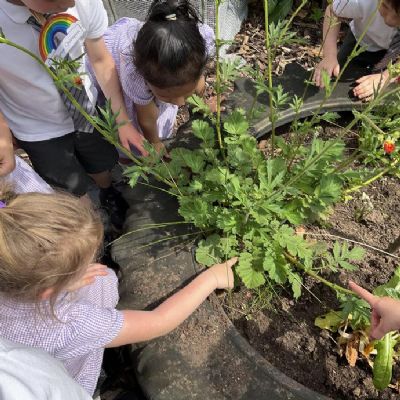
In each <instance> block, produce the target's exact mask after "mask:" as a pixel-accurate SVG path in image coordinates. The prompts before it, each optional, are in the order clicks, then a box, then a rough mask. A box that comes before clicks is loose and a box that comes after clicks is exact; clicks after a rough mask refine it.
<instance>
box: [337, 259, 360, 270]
mask: <svg viewBox="0 0 400 400" xmlns="http://www.w3.org/2000/svg"><path fill="white" fill-rule="evenodd" d="M339 265H340V266H341V267H342V268H344V269H345V270H347V271H357V269H358V267H356V266H355V265H353V264H350V263H349V262H347V261H344V260H341V261H339Z"/></svg>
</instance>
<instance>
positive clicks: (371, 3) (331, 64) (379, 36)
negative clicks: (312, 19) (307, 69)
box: [314, 0, 400, 100]
mask: <svg viewBox="0 0 400 400" xmlns="http://www.w3.org/2000/svg"><path fill="white" fill-rule="evenodd" d="M378 6H379V9H378V10H377V8H378ZM371 16H373V18H372V20H371V23H370V25H369V26H368V23H369V21H370V18H371ZM341 20H351V22H350V30H349V33H348V34H347V36H346V37H345V39H344V42H343V45H342V46H341V48H340V50H339V53H338V51H337V45H336V43H337V39H338V36H339V31H340V21H341ZM399 26H400V0H379V1H378V0H362V1H361V0H333V2H332V5H329V6H328V7H327V9H326V12H325V18H324V26H323V37H324V43H323V59H322V61H321V62H320V63H319V64H318V65H317V67H316V69H315V73H314V82H315V84H316V85H317V86H320V87H323V81H322V76H321V72H322V71H325V72H326V73H327V74H328V76H338V75H339V72H340V69H341V68H342V67H343V66H344V64H345V62H346V61H347V58H348V56H349V55H350V54H351V52H352V50H353V49H354V47H355V44H356V42H357V40H358V39H359V38H360V37H361V36H362V35H363V33H364V31H365V29H366V28H367V27H368V28H367V30H366V33H365V35H364V36H363V37H362V39H361V42H360V45H361V46H366V48H367V49H366V51H365V52H363V53H361V54H360V55H359V56H357V57H356V58H355V59H353V61H354V62H355V63H357V64H358V65H359V66H361V67H364V68H367V69H370V70H371V72H372V71H373V67H374V66H375V65H376V64H377V63H379V62H380V61H381V60H382V58H383V57H384V56H385V54H386V52H387V50H388V49H389V45H390V44H391V42H392V40H393V38H394V36H395V34H396V32H397V28H398V27H399ZM388 61H389V60H388ZM384 68H386V65H385V66H384ZM388 78H389V73H388V71H387V70H384V71H383V72H382V71H379V73H374V74H371V75H366V76H363V77H361V78H360V79H358V80H357V81H356V83H357V85H356V87H355V88H354V89H353V93H354V95H355V96H356V97H358V98H359V99H361V100H369V99H370V98H371V97H372V96H373V94H374V90H377V89H379V88H382V87H383V86H384V84H385V83H386V81H387V80H388Z"/></svg>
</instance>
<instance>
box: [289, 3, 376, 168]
mask: <svg viewBox="0 0 400 400" xmlns="http://www.w3.org/2000/svg"><path fill="white" fill-rule="evenodd" d="M381 3H382V0H379V3H378V5H377V7H376V9H375V12H374V13H372V15H370V17H369V18H368V20H367V24H366V26H365V28H364V30H363V32H362V33H361V35H360V37H359V38H358V40H357V41H356V44H355V46H354V48H353V50H352V52H351V53H350V55H349V56H348V58H347V60H346V62H345V64H344V66H343V68H341V69H340V72H339V75H338V76H337V77H336V79H335V80H334V82H333V84H332V86H331V88H330V91H329V92H328V91H326V93H325V96H324V98H323V99H322V101H321V103H320V104H319V105H318V109H317V110H316V111H314V114H313V116H312V118H311V120H310V125H311V126H312V125H313V124H314V122H315V120H316V118H317V117H318V116H319V114H321V110H322V107H323V106H324V105H325V103H326V101H327V100H328V99H329V98H330V94H331V93H332V92H333V91H334V90H335V89H336V87H337V85H338V83H339V81H340V79H341V78H342V76H343V74H344V72H345V71H346V69H347V67H348V66H349V64H350V62H351V61H352V60H353V58H354V57H355V55H356V49H357V48H358V47H359V45H360V43H361V40H362V39H363V38H364V36H365V34H366V33H367V31H368V29H369V27H370V25H371V23H372V21H373V19H374V18H375V16H376V13H377V12H378V10H379V7H380V5H381ZM378 97H379V96H378ZM375 100H376V99H374V100H373V101H372V102H371V103H373V104H375ZM371 103H370V104H371ZM297 119H298V118H297V117H295V121H297ZM344 133H347V130H346V131H345V132H344ZM344 133H343V134H342V135H341V137H342V136H344ZM300 146H301V142H300V141H299V144H298V146H297V148H296V149H295V151H294V152H293V158H294V157H295V156H296V150H298V148H299V147H300ZM291 161H292V160H291Z"/></svg>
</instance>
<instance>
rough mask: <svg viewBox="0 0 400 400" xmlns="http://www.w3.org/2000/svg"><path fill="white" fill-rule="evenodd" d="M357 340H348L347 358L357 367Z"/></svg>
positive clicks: (352, 365) (350, 363)
mask: <svg viewBox="0 0 400 400" xmlns="http://www.w3.org/2000/svg"><path fill="white" fill-rule="evenodd" d="M355 344H356V343H355V341H353V340H351V341H349V342H347V345H346V353H345V355H346V359H347V362H348V363H349V365H350V367H355V365H356V362H357V356H358V351H357V349H358V343H357V347H355Z"/></svg>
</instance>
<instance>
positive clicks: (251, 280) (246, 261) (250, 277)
mask: <svg viewBox="0 0 400 400" xmlns="http://www.w3.org/2000/svg"><path fill="white" fill-rule="evenodd" d="M252 263H253V256H252V255H251V254H250V253H241V254H240V256H239V263H238V265H237V267H236V272H237V273H238V275H239V276H240V278H241V279H242V281H243V283H244V284H245V285H246V287H247V288H248V289H254V288H257V287H259V286H261V285H263V284H264V283H265V277H264V274H263V272H262V271H256V270H255V269H254V268H253V265H252Z"/></svg>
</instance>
